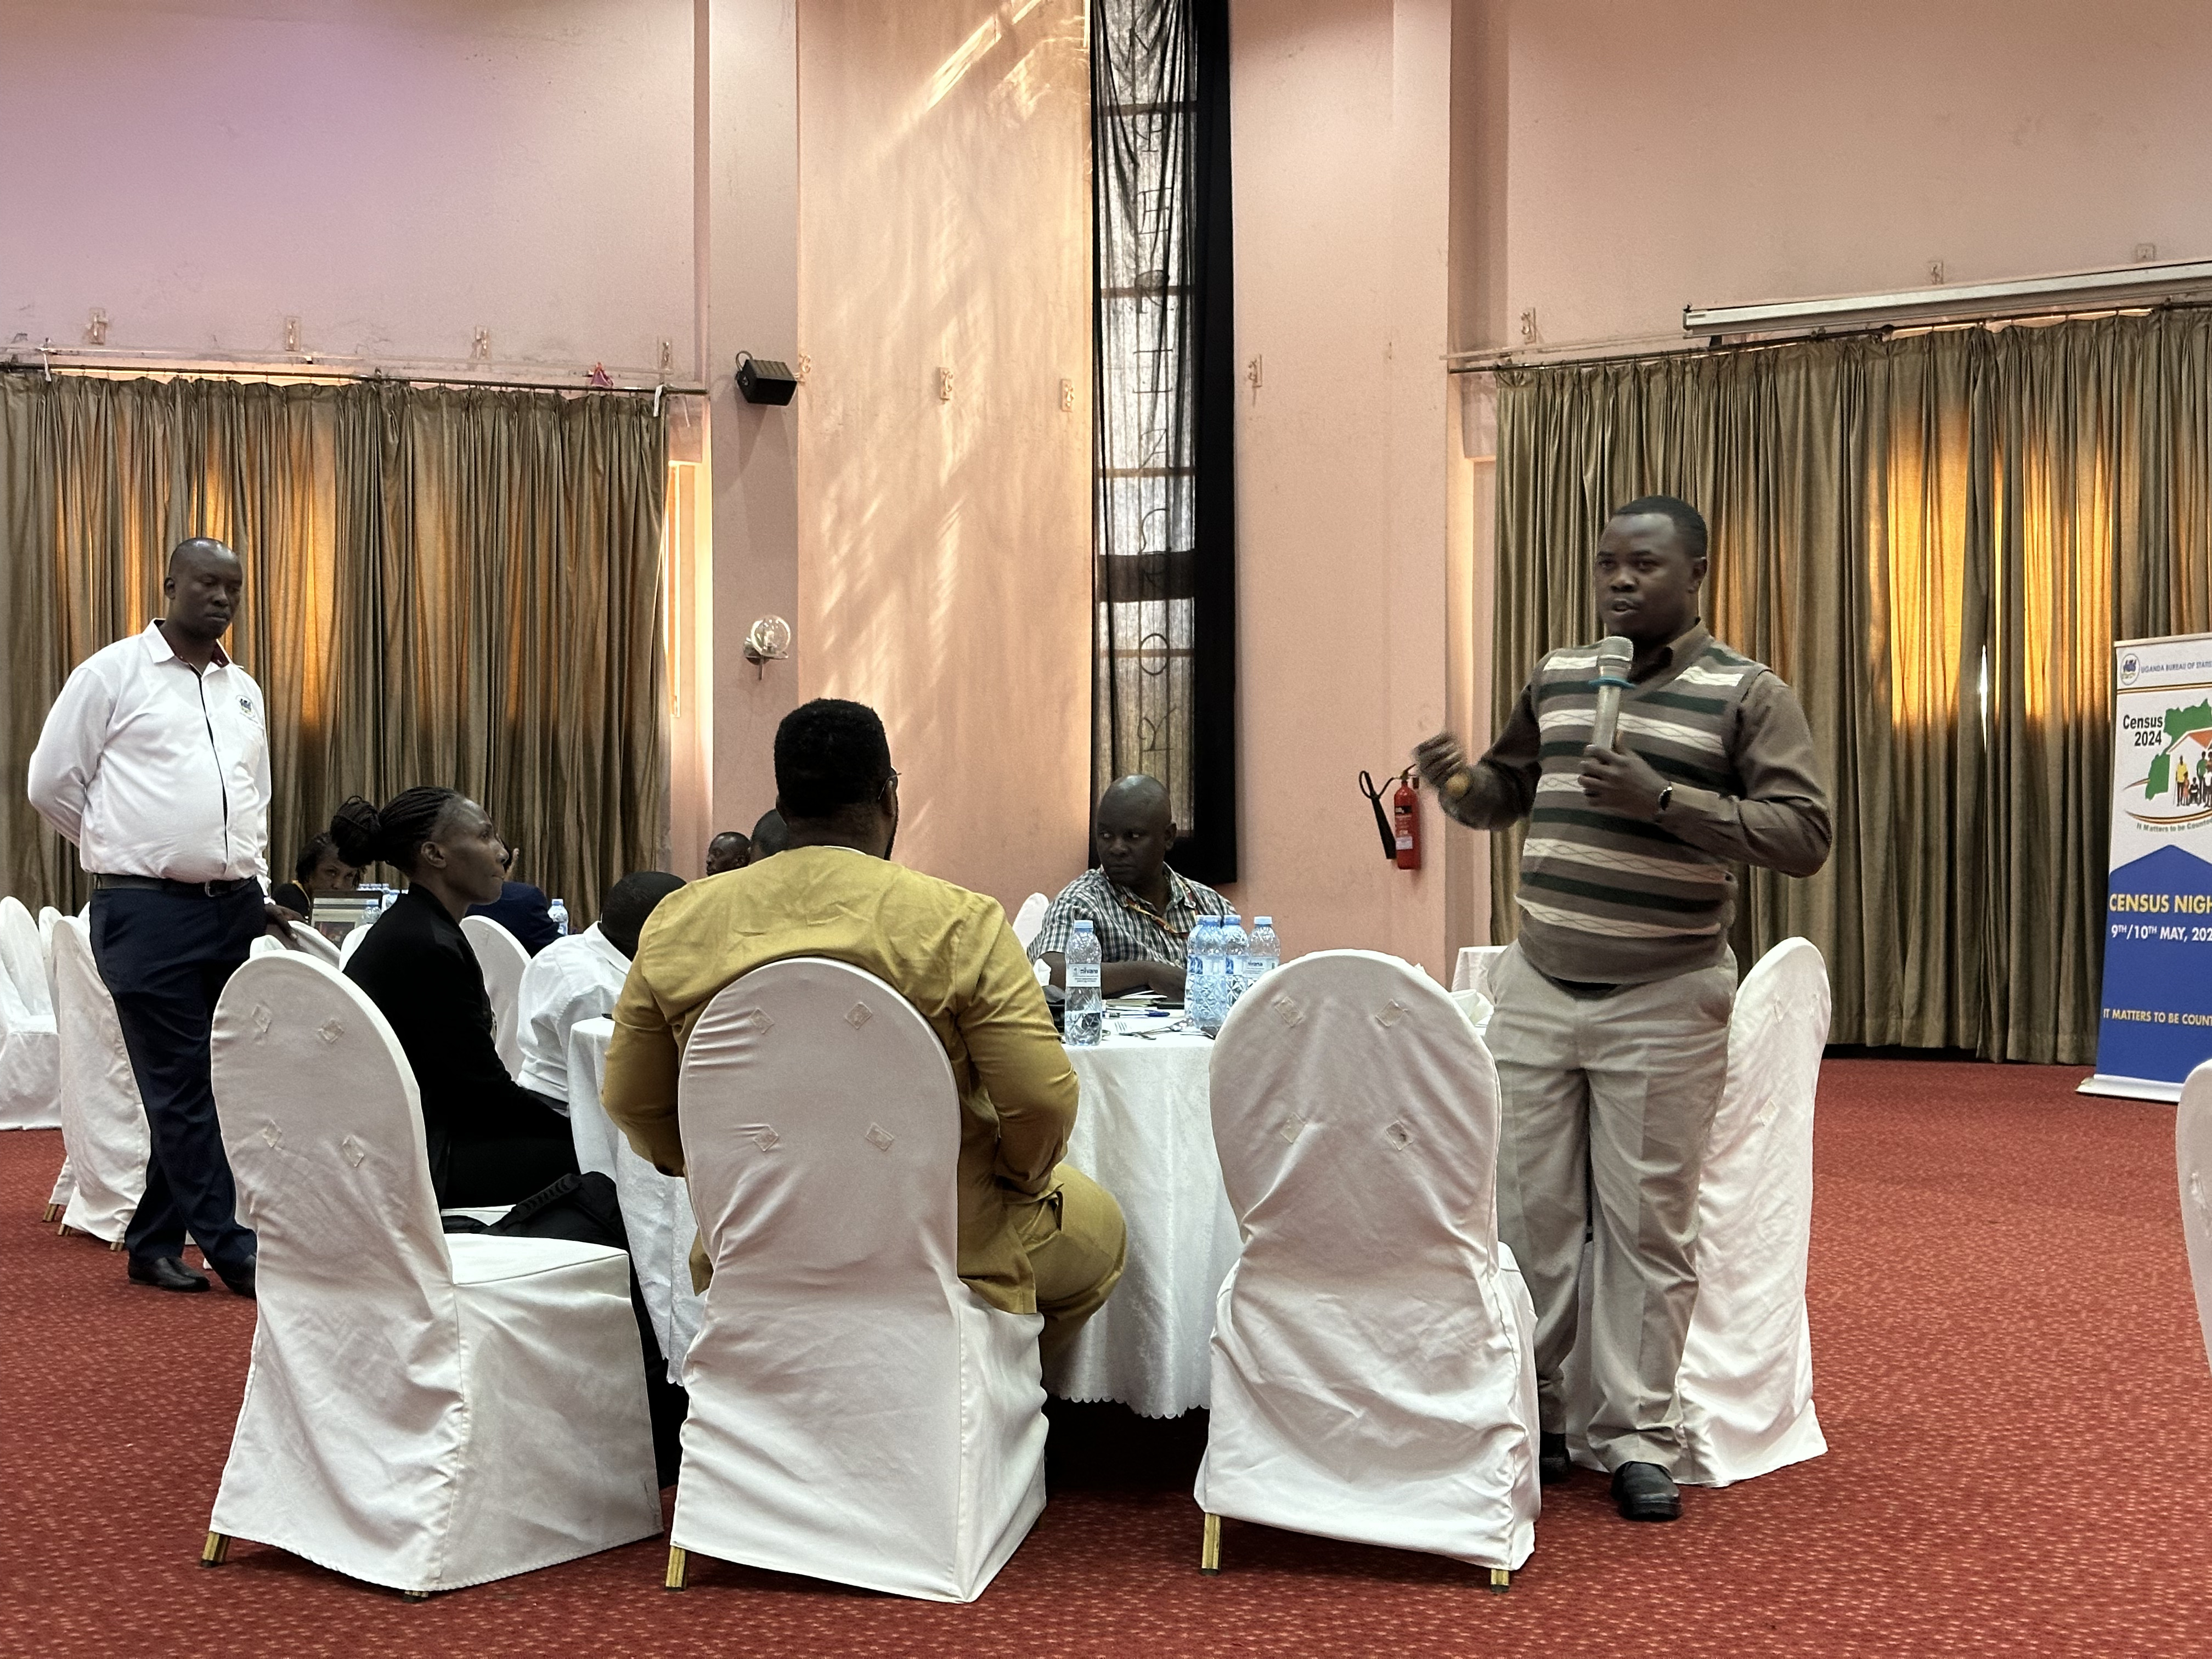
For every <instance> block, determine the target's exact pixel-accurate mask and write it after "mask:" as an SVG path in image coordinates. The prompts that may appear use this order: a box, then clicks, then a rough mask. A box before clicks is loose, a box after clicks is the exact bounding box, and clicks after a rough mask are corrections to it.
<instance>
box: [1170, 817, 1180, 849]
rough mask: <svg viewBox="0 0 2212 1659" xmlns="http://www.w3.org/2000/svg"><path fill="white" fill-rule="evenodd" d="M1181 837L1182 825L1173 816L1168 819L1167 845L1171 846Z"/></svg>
mask: <svg viewBox="0 0 2212 1659" xmlns="http://www.w3.org/2000/svg"><path fill="white" fill-rule="evenodd" d="M1181 840H1182V825H1181V824H1179V823H1176V821H1175V820H1174V819H1173V818H1170V819H1169V820H1168V845H1169V846H1170V847H1172V846H1174V845H1175V844H1176V842H1179V841H1181Z"/></svg>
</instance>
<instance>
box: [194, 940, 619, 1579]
mask: <svg viewBox="0 0 2212 1659" xmlns="http://www.w3.org/2000/svg"><path fill="white" fill-rule="evenodd" d="M213 1074H214V1081H215V1093H216V1109H217V1111H218V1113H219V1114H220V1115H221V1117H222V1133H223V1146H224V1147H225V1149H226V1150H227V1151H228V1153H229V1155H230V1163H231V1168H232V1170H233V1171H234V1173H235V1175H236V1176H237V1178H238V1196H239V1212H240V1219H241V1220H243V1221H245V1222H246V1224H247V1225H250V1226H252V1228H253V1229H254V1231H255V1232H256V1233H257V1235H258V1239H259V1246H258V1248H259V1253H260V1255H259V1264H258V1268H257V1270H256V1273H255V1291H256V1294H257V1296H258V1319H257V1321H256V1323H255V1327H254V1333H253V1355H252V1365H251V1368H250V1369H249V1370H248V1372H247V1375H246V1397H245V1400H244V1401H243V1403H242V1404H241V1405H240V1407H239V1413H238V1430H237V1433H236V1435H235V1437H234V1438H233V1440H232V1443H231V1448H230V1456H229V1459H228V1462H226V1463H225V1465H224V1467H223V1472H222V1488H221V1490H220V1491H219V1492H218V1493H217V1494H216V1501H215V1510H214V1514H213V1515H212V1516H211V1517H210V1520H209V1522H208V1525H209V1527H210V1529H211V1530H212V1531H215V1532H218V1533H222V1534H225V1535H226V1536H229V1537H234V1538H246V1539H252V1540H254V1541H258V1542H260V1543H264V1544H273V1545H275V1546H276V1547H278V1548H280V1549H284V1550H289V1551H290V1552H291V1553H294V1554H295V1555H299V1556H303V1557H305V1558H306V1559H308V1560H310V1561H315V1562H319V1563H320V1564H321V1565H324V1566H326V1567H331V1568H334V1569H335V1570H337V1571H340V1572H343V1573H348V1574H350V1575H351V1576H352V1577H356V1578H361V1579H365V1580H367V1581H368V1582H369V1583H374V1584H386V1585H389V1586H391V1587H392V1588H394V1589H406V1590H417V1591H422V1590H437V1589H459V1588H460V1587H462V1586H464V1585H468V1584H477V1583H484V1582H486V1581H487V1580H489V1579H494V1578H504V1577H508V1576H509V1575H511V1574H513V1573H519V1572H528V1571H532V1569H534V1568H538V1567H543V1566H550V1565H552V1564H554V1563H555V1562H558V1561H568V1560H574V1559H575V1558H577V1557H579V1556H582V1555H588V1554H591V1553H593V1552H595V1551H598V1550H603V1549H610V1548H612V1547H615V1546H617V1545H620V1544H627V1543H630V1542H632V1541H635V1540H637V1539H640V1538H647V1537H650V1536H652V1535H653V1534H655V1533H657V1532H659V1530H660V1503H659V1493H658V1492H657V1491H656V1490H655V1486H654V1480H653V1436H652V1426H651V1424H650V1422H649V1420H648V1419H647V1410H646V1400H645V1374H644V1370H643V1367H642V1365H641V1364H640V1360H639V1353H638V1341H637V1322H636V1320H635V1316H633V1315H632V1313H631V1311H630V1304H629V1265H628V1262H627V1261H626V1259H625V1258H624V1256H623V1253H622V1252H621V1251H619V1250H611V1249H605V1248H603V1247H601V1246H599V1245H593V1244H576V1243H567V1242H565V1241H562V1240H556V1239H541V1238H501V1237H490V1236H489V1235H481V1234H479V1235H456V1236H455V1237H452V1238H447V1237H445V1236H444V1234H443V1233H442V1232H441V1231H440V1227H439V1221H438V1206H437V1201H436V1199H435V1197H434V1195H433V1194H432V1192H431V1189H430V1169H429V1162H428V1155H427V1153H426V1152H425V1151H424V1148H423V1141H422V1109H421V1103H420V1099H419V1097H418V1096H417V1094H416V1089H415V1080H414V1078H413V1077H412V1076H411V1075H410V1073H409V1071H408V1068H407V1062H406V1059H405V1057H404V1055H403V1054H401V1052H400V1048H399V1044H398V1040H397V1039H396V1038H395V1037H393V1036H392V1028H391V1027H390V1026H389V1025H387V1024H386V1023H385V1020H384V1017H383V1016H382V1015H381V1014H380V1013H379V1012H377V1010H376V1008H375V1006H374V1004H372V1003H371V1002H370V1001H369V1000H368V998H367V997H366V996H364V995H363V994H362V993H361V991H359V990H358V989H357V988H356V987H355V986H354V985H353V984H352V982H351V981H349V980H347V979H345V978H344V977H343V975H340V974H339V973H338V972H337V969H333V968H331V967H330V966H328V965H327V964H326V963H322V962H320V961H318V960H316V959H315V958H313V957H309V956H307V955H305V954H303V953H301V952H297V951H279V952H277V953H276V954H275V955H273V956H268V957H257V958H255V959H254V960H252V961H249V962H248V963H246V965H245V966H244V967H243V968H240V969H239V970H238V972H237V973H236V974H234V975H232V977H231V981H230V983H229V985H228V987H225V988H224V991H223V994H222V1000H220V1001H219V1002H218V1003H217V1004H216V1014H215V1037H214V1054H213Z"/></svg>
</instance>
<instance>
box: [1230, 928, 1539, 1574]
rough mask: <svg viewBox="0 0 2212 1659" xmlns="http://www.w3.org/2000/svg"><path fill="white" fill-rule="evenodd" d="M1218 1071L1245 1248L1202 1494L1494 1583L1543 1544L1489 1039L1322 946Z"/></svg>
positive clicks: (1422, 982) (1283, 979)
mask: <svg viewBox="0 0 2212 1659" xmlns="http://www.w3.org/2000/svg"><path fill="white" fill-rule="evenodd" d="M1212 1073H1213V1075H1212V1096H1213V1135H1214V1142H1215V1145H1216V1146H1218V1149H1219V1152H1220V1155H1221V1172H1222V1178H1223V1180H1224V1182H1225V1183H1226V1185H1227V1187H1228V1191H1229V1201H1230V1205H1231V1208H1233V1209H1234V1210H1235V1211H1236V1212H1237V1224H1238V1227H1239V1230H1240V1231H1241V1233H1242V1235H1243V1249H1242V1251H1241V1253H1240V1254H1239V1255H1238V1257H1237V1265H1236V1266H1235V1267H1233V1268H1232V1269H1231V1272H1230V1274H1229V1277H1228V1279H1226V1280H1225V1282H1224V1283H1223V1285H1222V1287H1221V1292H1220V1297H1219V1300H1218V1312H1217V1314H1216V1316H1215V1321H1214V1334H1213V1404H1212V1420H1211V1423H1210V1424H1209V1426H1208V1433H1207V1438H1206V1458H1205V1462H1203V1463H1202V1464H1201V1465H1200V1468H1199V1474H1198V1484H1197V1487H1196V1493H1195V1495H1196V1497H1197V1498H1198V1502H1199V1504H1200V1508H1201V1509H1203V1510H1205V1511H1206V1513H1207V1514H1208V1515H1209V1516H1231V1517H1234V1518H1237V1519H1241V1520H1245V1521H1255V1522H1261V1523H1262V1524H1264V1525H1267V1526H1271V1527H1281V1528H1288V1529H1290V1530H1291V1531H1296V1532H1306V1533H1313V1534H1318V1535H1320V1536H1322V1537H1325V1538H1341V1539H1347V1540H1350V1541H1354V1542H1358V1543H1365V1544H1379V1545H1383V1546H1385V1547H1389V1548H1394V1549H1408V1550H1424V1551H1427V1552H1429V1553H1432V1554H1437V1555H1445V1556H1450V1557H1452V1558H1454V1559H1458V1560H1462V1561H1466V1562H1469V1563H1472V1564H1474V1565H1480V1566H1486V1567H1489V1568H1491V1569H1492V1571H1493V1573H1494V1574H1495V1575H1496V1576H1497V1577H1499V1578H1502V1577H1504V1575H1505V1574H1506V1573H1508V1572H1510V1571H1511V1570H1513V1569H1514V1568H1516V1567H1518V1566H1520V1565H1521V1564H1522V1562H1523V1561H1525V1560H1526V1559H1528V1554H1529V1552H1530V1550H1531V1549H1532V1548H1533V1547H1534V1543H1535V1522H1536V1512H1537V1509H1538V1507H1539V1500H1538V1494H1537V1484H1536V1387H1535V1371H1534V1357H1533V1349H1532V1347H1531V1346H1530V1342H1531V1334H1532V1331H1533V1327H1534V1314H1533V1311H1532V1310H1529V1309H1528V1305H1527V1304H1528V1294H1527V1291H1526V1290H1525V1288H1522V1285H1521V1282H1520V1276H1519V1274H1518V1273H1517V1271H1513V1270H1512V1269H1511V1268H1510V1260H1511V1258H1510V1254H1509V1253H1508V1252H1507V1251H1505V1250H1504V1248H1503V1247H1502V1246H1501V1245H1500V1244H1499V1243H1498V1221H1497V1200H1496V1167H1497V1148H1498V1074H1497V1070H1496V1068H1495V1066H1493V1065H1492V1062H1491V1059H1490V1055H1489V1053H1488V1051H1487V1050H1486V1049H1485V1048H1483V1046H1482V1042H1481V1040H1480V1038H1479V1037H1477V1036H1475V1033H1474V1027H1473V1025H1472V1024H1469V1022H1468V1018H1467V1017H1466V1015H1465V1014H1463V1013H1462V1012H1461V1011H1460V1010H1459V1009H1458V1008H1457V1007H1455V1006H1453V1003H1452V1001H1451V999H1450V998H1449V996H1447V995H1446V994H1445V993H1443V991H1441V990H1439V989H1437V987H1436V986H1435V985H1434V984H1432V983H1431V981H1429V980H1428V979H1427V978H1426V977H1425V975H1422V974H1420V973H1419V972H1418V971H1416V970H1415V969H1412V968H1409V967H1408V966H1407V964H1406V963H1402V962H1401V961H1399V960H1397V959H1396V958H1395V957H1384V956H1379V955H1376V954H1375V953H1374V952H1372V951H1319V952H1316V954H1314V955H1312V956H1308V957H1300V958H1299V959H1298V960H1297V961H1296V962H1293V963H1289V964H1287V965H1285V967H1283V968H1280V969H1277V970H1276V971H1275V972H1273V973H1272V974H1270V975H1267V977H1266V978H1265V979H1263V980H1261V981H1260V983H1259V984H1258V985H1257V986H1256V987H1255V988H1254V989H1253V990H1252V991H1251V992H1249V994H1247V995H1246V996H1245V997H1244V998H1243V1000H1241V1001H1240V1002H1238V1004H1237V1007H1236V1008H1235V1010H1234V1011H1233V1012H1231V1015H1230V1017H1229V1019H1228V1021H1227V1023H1226V1024H1224V1025H1223V1027H1222V1030H1221V1036H1220V1038H1219V1040H1218V1042H1217V1044H1216V1045H1215V1048H1214V1054H1213V1067H1212Z"/></svg>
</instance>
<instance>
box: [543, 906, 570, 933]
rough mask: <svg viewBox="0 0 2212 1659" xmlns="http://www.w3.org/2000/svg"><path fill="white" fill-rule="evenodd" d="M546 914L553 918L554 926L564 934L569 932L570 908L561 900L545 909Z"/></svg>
mask: <svg viewBox="0 0 2212 1659" xmlns="http://www.w3.org/2000/svg"><path fill="white" fill-rule="evenodd" d="M545 914H546V915H549V916H550V917H552V918H553V925H554V926H555V927H557V928H559V929H560V930H561V931H562V933H567V932H568V906H567V905H565V904H563V903H562V902H561V901H560V900H559V899H555V900H554V901H553V902H552V903H550V904H549V905H547V906H546V907H545Z"/></svg>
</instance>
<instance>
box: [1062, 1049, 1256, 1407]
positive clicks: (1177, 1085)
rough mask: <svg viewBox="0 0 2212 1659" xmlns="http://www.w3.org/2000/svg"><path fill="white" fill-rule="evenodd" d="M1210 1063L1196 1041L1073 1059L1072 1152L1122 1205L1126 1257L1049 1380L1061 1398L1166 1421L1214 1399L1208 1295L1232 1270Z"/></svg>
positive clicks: (1071, 1054) (1233, 1230) (1231, 1230)
mask: <svg viewBox="0 0 2212 1659" xmlns="http://www.w3.org/2000/svg"><path fill="white" fill-rule="evenodd" d="M1212 1057H1213V1044H1212V1042H1209V1041H1208V1040H1207V1039H1206V1038H1205V1037H1202V1036H1198V1035H1196V1034H1195V1033H1187V1034H1182V1035H1177V1036H1162V1037H1156V1038H1153V1039H1151V1040H1149V1041H1148V1040H1146V1039H1144V1038H1141V1037H1134V1036H1121V1037H1109V1038H1108V1039H1107V1040H1106V1041H1105V1042H1102V1043H1100V1044H1099V1045H1098V1046H1097V1048H1071V1049H1069V1050H1068V1059H1069V1060H1070V1061H1071V1062H1072V1063H1073V1065H1074V1067H1075V1075H1076V1079H1077V1080H1078V1082H1079V1083H1080V1084H1081V1085H1082V1089H1083V1098H1082V1102H1081V1104H1080V1105H1079V1107H1078V1109H1077V1115H1076V1121H1075V1133H1074V1135H1073V1137H1072V1138H1071V1139H1070V1140H1069V1143H1068V1152H1067V1155H1068V1158H1069V1160H1070V1161H1071V1162H1073V1164H1075V1166H1076V1167H1077V1168H1078V1169H1079V1170H1082V1171H1083V1172H1084V1173H1085V1174H1086V1175H1088V1176H1091V1178H1092V1179H1093V1180H1095V1181H1097V1182H1098V1183H1099V1185H1101V1186H1103V1188H1106V1190H1107V1191H1108V1192H1109V1193H1111V1194H1114V1196H1115V1198H1116V1199H1117V1200H1120V1202H1121V1213H1122V1215H1123V1217H1124V1218H1127V1222H1128V1224H1129V1259H1128V1265H1127V1268H1126V1269H1125V1270H1124V1271H1123V1273H1122V1274H1121V1283H1120V1284H1119V1285H1116V1286H1115V1291H1114V1294H1113V1295H1112V1296H1111V1297H1109V1298H1108V1300H1107V1303H1106V1305H1105V1306H1104V1307H1103V1308H1101V1309H1100V1310H1098V1311H1097V1313H1096V1314H1094V1315H1092V1316H1091V1320H1090V1322H1088V1323H1087V1324H1085V1326H1084V1328H1083V1330H1082V1332H1081V1334H1079V1336H1078V1337H1077V1338H1076V1340H1075V1342H1074V1344H1073V1346H1071V1347H1070V1348H1069V1350H1068V1352H1066V1354H1065V1355H1063V1356H1062V1357H1061V1359H1060V1364H1058V1365H1056V1366H1055V1367H1054V1373H1053V1375H1052V1376H1049V1377H1048V1378H1047V1379H1046V1385H1047V1386H1048V1388H1049V1389H1051V1390H1052V1392H1053V1393H1054V1394H1055V1395H1059V1396H1060V1398H1062V1399H1064V1400H1118V1401H1121V1402H1122V1403H1124V1404H1125V1405H1127V1406H1128V1407H1129V1408H1130V1409H1131V1410H1133V1411H1134V1412H1136V1413H1138V1414H1139V1416H1143V1417H1175V1416H1178V1415H1180V1414H1181V1413H1184V1412H1187V1411H1188V1410H1190V1409H1191V1407H1194V1406H1203V1405H1205V1404H1206V1402H1207V1401H1208V1400H1209V1399H1210V1398H1211V1389H1210V1381H1211V1370H1210V1368H1211V1364H1212V1361H1211V1357H1210V1355H1209V1353H1208V1352H1207V1349H1208V1344H1209V1343H1210V1342H1211V1340H1212V1336H1213V1300H1214V1293H1215V1292H1216V1291H1218V1290H1219V1289H1220V1288H1221V1281H1222V1279H1224V1278H1225V1276H1226V1275H1227V1273H1228V1272H1229V1268H1230V1266H1231V1263H1233V1262H1234V1261H1236V1260H1237V1218H1236V1217H1235V1216H1234V1215H1233V1214H1231V1212H1230V1208H1229V1199H1228V1196H1227V1194H1225V1193H1224V1192H1223V1191H1222V1188H1221V1163H1220V1160H1219V1159H1218V1158H1216V1157H1215V1155H1214V1151H1213V1121H1212V1115H1211V1113H1210V1111H1209V1109H1208V1097H1207V1092H1206V1067H1207V1065H1208V1063H1209V1062H1210V1061H1211V1060H1212Z"/></svg>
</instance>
